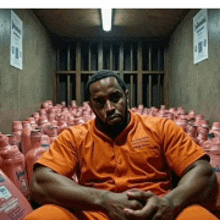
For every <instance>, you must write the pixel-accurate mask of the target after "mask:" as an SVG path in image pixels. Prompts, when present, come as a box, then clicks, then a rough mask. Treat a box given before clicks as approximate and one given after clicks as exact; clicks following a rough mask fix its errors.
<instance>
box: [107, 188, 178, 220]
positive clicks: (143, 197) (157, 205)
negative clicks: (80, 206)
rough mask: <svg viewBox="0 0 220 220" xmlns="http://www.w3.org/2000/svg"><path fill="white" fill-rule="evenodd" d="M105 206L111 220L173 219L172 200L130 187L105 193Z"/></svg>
mask: <svg viewBox="0 0 220 220" xmlns="http://www.w3.org/2000/svg"><path fill="white" fill-rule="evenodd" d="M105 207H106V210H107V215H108V216H109V218H110V219H111V220H127V219H128V220H131V219H132V220H148V219H149V220H173V219H174V209H173V204H172V202H171V201H170V200H169V199H167V198H165V197H164V198H163V197H158V196H156V195H155V194H153V193H152V192H150V191H147V192H145V191H141V190H138V189H132V190H128V191H125V192H123V193H110V194H108V195H106V203H105Z"/></svg>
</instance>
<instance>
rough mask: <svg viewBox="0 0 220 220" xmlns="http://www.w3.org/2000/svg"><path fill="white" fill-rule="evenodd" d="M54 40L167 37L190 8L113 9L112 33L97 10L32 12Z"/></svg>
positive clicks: (39, 10) (45, 10)
mask: <svg viewBox="0 0 220 220" xmlns="http://www.w3.org/2000/svg"><path fill="white" fill-rule="evenodd" d="M33 11H34V13H35V14H36V15H37V16H38V17H39V19H40V20H41V21H42V22H43V23H44V25H45V26H46V27H47V29H48V30H49V31H50V33H51V35H52V36H54V37H61V38H70V39H88V38H89V39H96V38H100V37H102V38H103V37H104V38H123V39H125V38H128V39H131V38H132V39H140V38H148V39H164V38H169V36H170V35H171V34H172V32H173V31H174V30H175V29H176V27H177V26H178V24H179V23H180V22H181V21H182V20H183V18H184V17H185V15H186V14H187V13H188V12H189V9H114V10H113V21H112V31H111V32H104V31H103V30H102V23H101V13H100V9H33Z"/></svg>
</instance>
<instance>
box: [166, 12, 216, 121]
mask: <svg viewBox="0 0 220 220" xmlns="http://www.w3.org/2000/svg"><path fill="white" fill-rule="evenodd" d="M198 12H199V10H195V9H194V10H191V11H190V12H189V13H188V14H187V16H186V17H185V19H184V20H183V21H182V22H181V24H180V25H179V26H178V27H177V28H176V30H175V32H174V33H173V34H172V36H171V39H170V42H169V49H168V51H167V54H168V57H167V62H166V69H167V70H168V72H169V107H178V106H183V107H185V109H186V110H187V111H189V110H190V109H193V110H195V112H196V114H202V115H203V116H204V118H205V119H206V120H209V121H210V123H212V122H213V121H220V62H219V56H220V10H217V9H216V10H214V9H209V10H208V38H209V42H208V44H209V45H208V47H209V58H208V59H207V60H204V61H202V62H200V63H198V64H193V17H194V16H195V15H196V14H197V13H198Z"/></svg>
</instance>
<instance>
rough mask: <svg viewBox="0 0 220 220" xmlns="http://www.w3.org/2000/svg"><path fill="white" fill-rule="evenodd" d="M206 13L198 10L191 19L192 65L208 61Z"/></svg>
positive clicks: (205, 10) (204, 10)
mask: <svg viewBox="0 0 220 220" xmlns="http://www.w3.org/2000/svg"><path fill="white" fill-rule="evenodd" d="M207 26H208V11H207V9H202V10H200V11H199V12H198V13H197V14H196V15H195V16H194V18H193V51H194V53H193V54H194V56H193V58H194V64H196V63H198V62H200V61H202V60H205V59H208V28H207Z"/></svg>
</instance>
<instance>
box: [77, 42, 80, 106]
mask: <svg viewBox="0 0 220 220" xmlns="http://www.w3.org/2000/svg"><path fill="white" fill-rule="evenodd" d="M80 71H81V48H80V43H77V44H76V104H77V105H81V74H80Z"/></svg>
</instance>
